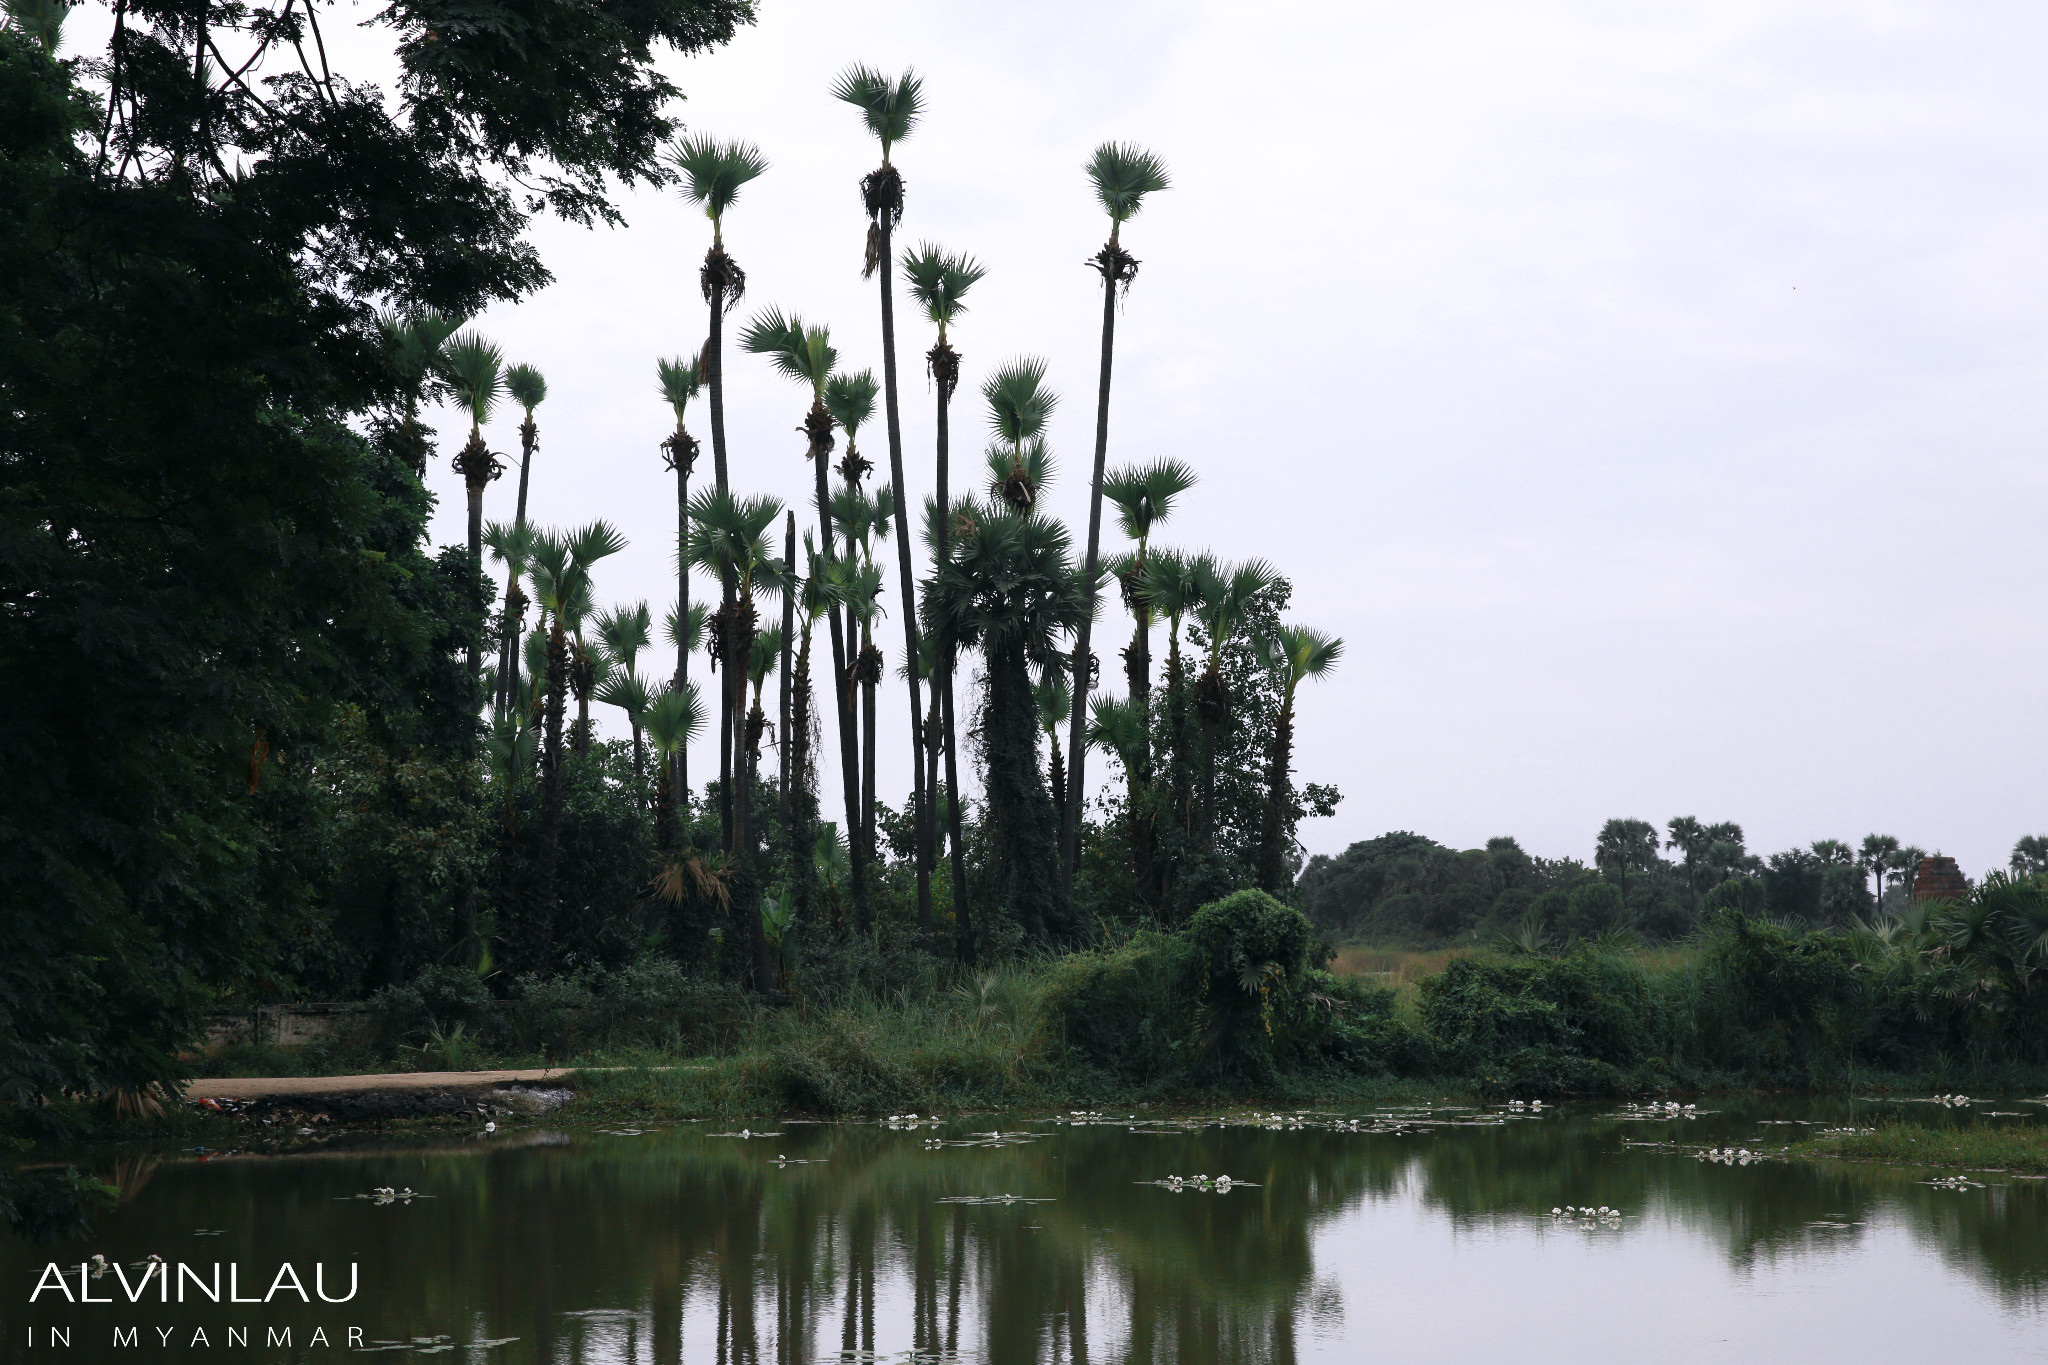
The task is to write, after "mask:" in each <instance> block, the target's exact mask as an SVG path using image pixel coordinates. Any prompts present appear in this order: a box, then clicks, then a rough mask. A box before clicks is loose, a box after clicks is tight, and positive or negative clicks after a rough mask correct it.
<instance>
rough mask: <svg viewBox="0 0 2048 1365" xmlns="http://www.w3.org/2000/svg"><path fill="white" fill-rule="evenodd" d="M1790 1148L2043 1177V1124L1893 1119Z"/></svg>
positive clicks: (1800, 1153) (1824, 1155)
mask: <svg viewBox="0 0 2048 1365" xmlns="http://www.w3.org/2000/svg"><path fill="white" fill-rule="evenodd" d="M1790 1152H1791V1155H1793V1156H1797V1157H1806V1158H1809V1159H1830V1160H1843V1161H1881V1162H1885V1163H1886V1164H1888V1165H1893V1166H1921V1167H1931V1168H1934V1169H1939V1170H1972V1171H2011V1172H2013V1173H2014V1174H2016V1175H2048V1128H2043V1127H2039V1126H2035V1125H2032V1124H2028V1125H2025V1126H2021V1125H2018V1124H2015V1125H2012V1126H2010V1127H2002V1126H2001V1127H1994V1126H1992V1125H1990V1124H1978V1125H1973V1126H1970V1127H1961V1128H1950V1127H1944V1128H1930V1127H1927V1126H1926V1125H1924V1124H1917V1123H1910V1122H1905V1121H1894V1122H1891V1123H1886V1124H1883V1125H1880V1126H1879V1127H1877V1128H1874V1129H1871V1130H1870V1131H1868V1132H1861V1133H1830V1134H1828V1135H1827V1136H1825V1137H1817V1138H1813V1139H1810V1140H1809V1141H1806V1142H1801V1143H1796V1144H1794V1145H1793V1146H1792V1148H1791V1149H1790Z"/></svg>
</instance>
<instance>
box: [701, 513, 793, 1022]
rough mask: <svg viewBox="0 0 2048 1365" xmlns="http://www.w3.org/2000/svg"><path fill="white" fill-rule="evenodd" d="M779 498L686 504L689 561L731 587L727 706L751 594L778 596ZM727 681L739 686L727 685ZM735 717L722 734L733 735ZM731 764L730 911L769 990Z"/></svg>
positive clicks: (746, 821)
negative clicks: (775, 532) (774, 536)
mask: <svg viewBox="0 0 2048 1365" xmlns="http://www.w3.org/2000/svg"><path fill="white" fill-rule="evenodd" d="M782 513H783V506H782V503H781V501H780V500H779V499H777V498H772V497H752V498H740V499H735V498H734V497H733V496H732V495H731V494H729V493H721V492H719V491H717V490H716V489H714V490H712V491H711V492H709V493H699V494H698V495H697V497H696V498H695V499H694V500H693V501H692V502H691V504H690V558H691V561H692V562H693V563H696V564H698V565H701V566H702V567H704V568H706V569H709V570H711V571H712V572H715V573H719V574H721V575H724V574H729V575H731V577H732V581H733V583H734V585H735V588H736V592H737V595H736V596H735V598H734V610H733V611H732V612H730V613H728V614H727V615H726V618H725V620H724V621H723V622H721V623H720V625H721V629H720V630H719V631H718V633H717V635H716V636H715V637H714V642H713V650H714V653H715V656H716V657H717V659H718V662H719V667H720V669H721V671H722V672H723V674H724V675H725V678H726V680H727V685H726V686H725V688H723V689H722V695H723V696H724V698H725V704H726V705H727V707H728V708H737V707H739V706H742V705H744V704H745V700H746V689H745V686H744V682H745V679H746V676H747V665H748V661H749V660H750V659H751V658H752V655H753V649H754V640H755V638H756V636H757V634H758V633H759V631H758V625H757V622H758V620H759V617H758V615H757V612H756V610H755V600H756V598H757V596H758V595H760V594H763V593H772V592H777V591H780V590H781V588H782V584H783V581H784V574H783V570H782V567H781V564H780V561H778V560H777V559H776V558H775V557H774V552H773V550H772V549H771V548H770V545H769V541H768V528H769V527H771V526H773V525H774V524H775V522H776V520H777V519H778V518H780V517H781V516H782ZM734 678H738V679H740V680H741V682H740V684H738V685H735V684H733V682H732V681H731V680H732V679H734ZM742 723H743V718H740V719H739V720H738V721H736V723H733V724H732V725H731V726H730V728H731V729H732V730H733V731H734V732H735V733H738V731H739V727H740V724H742ZM735 757H736V758H738V759H740V760H741V761H737V762H735V763H734V764H733V776H734V779H735V782H734V786H735V790H734V791H733V792H732V793H731V801H730V805H731V809H732V812H733V816H732V823H731V826H730V829H731V844H730V846H729V848H728V850H727V851H728V852H730V853H731V854H732V855H733V856H734V859H735V877H734V885H733V913H734V914H735V915H736V916H737V917H738V919H739V920H740V922H741V923H743V924H744V925H745V926H746V932H747V937H748V940H749V943H750V945H751V947H752V949H753V953H752V959H753V966H752V970H753V978H754V982H755V985H756V987H757V988H758V989H760V990H763V991H766V990H769V989H771V988H772V987H773V986H774V982H775V976H774V968H773V964H772V963H771V962H770V960H769V957H768V940H767V938H766V936H765V935H764V934H763V933H762V930H761V915H760V893H761V886H760V877H759V872H758V867H757V861H758V860H757V858H756V850H755V848H754V821H753V804H754V792H753V773H752V770H751V765H749V764H748V763H747V762H745V761H744V754H741V755H736V756H735Z"/></svg>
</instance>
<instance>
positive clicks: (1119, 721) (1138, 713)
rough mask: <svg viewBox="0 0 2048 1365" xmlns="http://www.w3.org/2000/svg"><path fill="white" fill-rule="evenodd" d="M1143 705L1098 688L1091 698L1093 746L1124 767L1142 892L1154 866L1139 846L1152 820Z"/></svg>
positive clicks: (1148, 739)
mask: <svg viewBox="0 0 2048 1365" xmlns="http://www.w3.org/2000/svg"><path fill="white" fill-rule="evenodd" d="M1147 730H1148V726H1147V724H1146V715H1145V711H1144V708H1143V707H1141V706H1139V705H1138V703H1137V702H1136V701H1135V700H1133V699H1132V698H1130V697H1112V696H1109V695H1108V694H1106V693H1102V692H1098V693H1096V694H1095V695H1094V696H1093V697H1091V698H1089V701H1088V743H1089V745H1090V747H1092V748H1096V749H1101V750H1103V751H1105V752H1107V753H1111V754H1115V755H1116V759H1117V762H1119V763H1121V764H1123V768H1124V790H1125V800H1124V804H1125V807H1126V810H1125V814H1126V818H1127V819H1128V821H1129V828H1130V834H1129V837H1130V840H1131V847H1132V863H1133V867H1132V871H1133V873H1134V874H1135V875H1136V877H1137V881H1138V887H1139V893H1140V894H1141V895H1144V894H1149V887H1148V881H1149V878H1150V876H1151V872H1152V869H1151V866H1150V865H1149V864H1147V863H1144V862H1141V861H1140V860H1139V858H1138V856H1137V848H1138V845H1139V842H1140V839H1141V837H1142V836H1143V834H1144V833H1145V832H1147V831H1149V830H1150V827H1151V822H1150V820H1149V819H1148V818H1147V816H1146V813H1145V805H1146V800H1147V798H1148V796H1149V792H1148V791H1147V789H1146V786H1145V783H1146V781H1147V779H1145V778H1144V777H1143V776H1142V773H1143V772H1144V769H1145V765H1146V764H1147V763H1148V762H1149V759H1148V758H1147V757H1146V756H1147V755H1148V754H1150V753H1151V736H1150V735H1149V734H1148V733H1147Z"/></svg>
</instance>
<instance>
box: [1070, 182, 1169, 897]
mask: <svg viewBox="0 0 2048 1365" xmlns="http://www.w3.org/2000/svg"><path fill="white" fill-rule="evenodd" d="M1087 171H1088V178H1089V179H1090V180H1092V181H1093V182H1094V183H1095V197H1096V198H1097V199H1099V200H1101V201H1102V207H1103V208H1104V209H1105V210H1107V211H1108V213H1109V241H1108V242H1107V243H1105V244H1104V245H1103V248H1102V250H1100V251H1098V252H1096V253H1095V257H1094V259H1093V261H1092V264H1093V266H1094V267H1095V270H1096V272H1097V273H1098V274H1100V275H1101V276H1102V375H1101V378H1100V379H1099V380H1098V381H1097V385H1096V394H1095V470H1094V473H1093V474H1092V475H1091V476H1090V478H1089V482H1088V553H1087V557H1086V558H1085V559H1083V560H1082V567H1081V580H1082V583H1083V585H1084V588H1085V591H1086V592H1087V594H1088V612H1087V613H1086V614H1085V615H1083V616H1082V618H1081V625H1080V629H1079V630H1077V631H1076V632H1075V634H1074V670H1073V676H1074V687H1075V690H1076V691H1079V692H1082V693H1083V694H1084V695H1085V693H1086V691H1087V688H1088V685H1089V674H1090V672H1091V671H1092V670H1091V665H1092V662H1093V661H1092V659H1091V658H1090V656H1089V652H1088V646H1089V630H1090V627H1091V626H1092V625H1093V624H1094V617H1095V593H1096V588H1097V585H1098V584H1097V580H1098V576H1099V569H1098V566H1099V565H1100V563H1101V559H1100V552H1101V541H1102V472H1103V461H1104V460H1105V459H1106V458H1107V456H1108V454H1109V379H1110V365H1111V361H1112V359H1113V358H1114V356H1115V353H1116V304H1117V299H1118V298H1119V296H1121V295H1123V294H1125V293H1128V292H1129V290H1130V287H1131V281H1132V280H1133V279H1136V278H1137V274H1138V262H1137V259H1136V258H1135V257H1133V256H1132V255H1131V254H1130V253H1129V252H1127V251H1125V250H1124V249H1123V245H1122V243H1121V242H1120V241H1119V238H1120V237H1121V235H1122V233H1123V226H1124V224H1125V223H1127V222H1129V221H1130V220H1131V218H1132V217H1133V216H1134V215H1135V214H1136V213H1137V212H1138V210H1139V209H1140V208H1142V207H1143V206H1144V203H1145V198H1146V196H1147V195H1150V194H1154V193H1157V192H1158V191H1160V190H1164V189H1166V188H1167V186H1168V183H1169V182H1168V180H1167V178H1166V163H1165V162H1163V161H1161V160H1160V159H1159V158H1158V157H1157V156H1154V155H1153V154H1152V153H1151V152H1148V151H1144V150H1142V149H1141V148H1138V147H1134V146H1131V145H1130V144H1128V143H1116V142H1105V143H1103V144H1102V145H1101V146H1100V147H1097V148H1096V149H1095V155H1094V156H1092V157H1090V158H1089V160H1088V166H1087ZM1085 710H1086V708H1085V707H1079V706H1077V707H1075V708H1074V716H1073V720H1072V722H1071V736H1072V738H1071V744H1070V747H1071V748H1072V749H1073V751H1074V767H1073V772H1072V773H1071V774H1069V776H1068V778H1067V812H1066V822H1065V824H1064V825H1063V826H1062V828H1061V831H1060V833H1061V842H1060V868H1061V871H1062V874H1063V875H1064V876H1065V878H1066V884H1067V887H1068V889H1069V891H1071V890H1072V888H1073V885H1074V871H1075V869H1076V868H1077V867H1078V866H1079V865H1080V862H1081V799H1082V793H1083V792H1084V791H1085V790H1086V787H1087V758H1088V754H1087V750H1086V749H1084V748H1083V747H1082V745H1081V730H1082V726H1083V723H1084V721H1085V716H1084V714H1083V713H1084V712H1085Z"/></svg>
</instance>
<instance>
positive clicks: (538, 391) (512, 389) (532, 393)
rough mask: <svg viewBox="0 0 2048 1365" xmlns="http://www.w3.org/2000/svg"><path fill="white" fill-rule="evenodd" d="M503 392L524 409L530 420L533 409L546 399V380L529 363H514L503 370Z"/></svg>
mask: <svg viewBox="0 0 2048 1365" xmlns="http://www.w3.org/2000/svg"><path fill="white" fill-rule="evenodd" d="M505 392H506V393H507V394H509V395H510V396H511V398H512V401H513V402H515V403H517V404H518V405H519V406H520V407H521V408H523V409H525V411H526V418H527V420H528V421H532V420H533V410H534V409H535V408H537V407H539V406H540V405H541V404H542V403H544V402H546V401H547V396H548V381H547V380H546V379H544V378H542V377H541V372H540V371H539V370H536V369H535V368H534V367H533V366H531V365H514V366H512V367H511V368H510V369H508V370H506V371H505Z"/></svg>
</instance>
